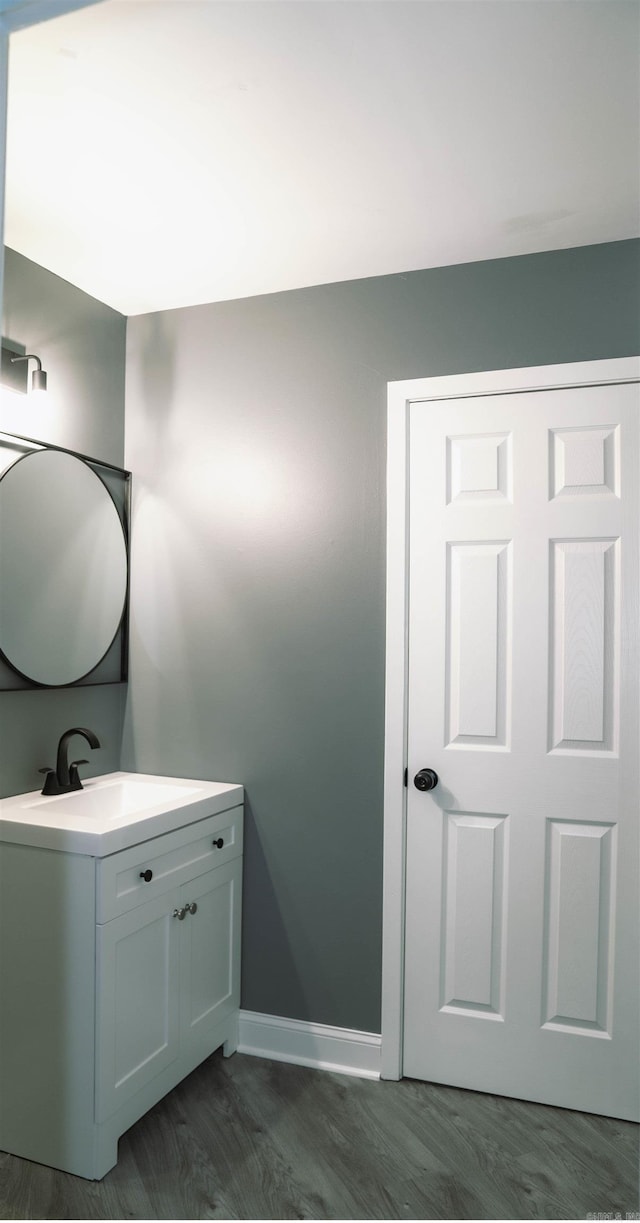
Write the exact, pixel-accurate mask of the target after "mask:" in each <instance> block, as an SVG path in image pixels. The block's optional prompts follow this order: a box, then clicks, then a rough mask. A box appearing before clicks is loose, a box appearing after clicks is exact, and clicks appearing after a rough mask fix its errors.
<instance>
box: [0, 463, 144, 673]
mask: <svg viewBox="0 0 640 1223" xmlns="http://www.w3.org/2000/svg"><path fill="white" fill-rule="evenodd" d="M126 593H127V547H126V542H125V537H124V531H123V527H122V522H121V520H120V515H119V514H118V511H117V509H116V507H115V504H114V502H113V499H112V497H111V494H110V493H109V491H108V490H107V488H106V487H105V485H104V484H103V483H102V480H101V479H100V478H99V477H98V476H97V475H96V474H95V472H94V471H93V470H92V468H91V467H89V466H88V465H87V464H86V463H83V462H82V461H81V460H80V459H77V458H74V457H73V455H70V454H65V453H63V452H60V451H57V450H38V451H34V452H32V453H30V454H27V455H25V456H24V457H23V458H20V459H18V460H17V461H16V462H15V463H14V464H13V465H12V466H11V467H9V468H7V470H6V471H4V472H3V473H2V475H1V476H0V651H1V652H2V654H3V655H4V657H5V659H6V661H7V662H8V663H9V664H10V665H11V666H12V667H13V668H14V669H15V670H16V671H18V672H19V673H20V674H21V675H23V676H25V677H26V678H27V679H30V680H33V681H34V682H35V683H38V684H44V685H46V686H48V687H60V686H63V685H65V684H71V683H74V682H75V681H76V680H79V679H82V678H83V677H84V676H85V675H87V674H88V673H89V672H90V671H92V670H93V668H94V667H95V666H96V665H97V664H98V663H99V662H100V660H101V659H102V658H103V657H104V655H105V654H106V652H107V650H108V649H109V646H110V645H111V643H112V642H113V640H114V638H115V635H116V633H117V631H118V628H119V626H120V621H121V619H122V614H123V611H124V606H125V599H126Z"/></svg>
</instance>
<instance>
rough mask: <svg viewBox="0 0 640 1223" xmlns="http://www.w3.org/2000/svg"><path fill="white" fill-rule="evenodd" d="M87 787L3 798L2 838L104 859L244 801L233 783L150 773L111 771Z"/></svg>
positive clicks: (0, 812)
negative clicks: (48, 793) (51, 793)
mask: <svg viewBox="0 0 640 1223" xmlns="http://www.w3.org/2000/svg"><path fill="white" fill-rule="evenodd" d="M83 787H84V788H83V789H82V790H74V791H72V792H71V793H70V794H55V795H51V796H48V795H43V794H40V793H39V792H38V791H35V792H32V793H30V794H18V795H16V796H15V797H14V798H3V799H0V840H3V841H12V842H17V843H19V844H23V845H39V846H42V847H43V848H45V849H64V850H66V851H67V852H71V853H79V854H91V855H92V856H94V857H99V858H100V857H103V856H104V855H106V854H112V853H117V852H118V850H120V849H125V848H126V847H127V846H129V845H137V844H139V843H140V842H141V841H147V840H149V838H150V837H155V836H161V835H162V834H163V833H165V832H173V830H174V829H176V828H182V827H184V825H185V824H192V823H195V821H196V820H202V819H206V818H207V816H209V815H216V814H217V813H218V812H220V811H226V810H227V809H228V808H230V807H237V806H239V805H240V804H241V803H242V801H243V788H242V786H238V785H234V784H232V783H229V782H221V781H198V780H195V779H193V778H186V777H156V776H154V775H153V774H148V773H107V774H106V775H105V776H104V777H94V778H91V779H90V780H88V781H85V782H83Z"/></svg>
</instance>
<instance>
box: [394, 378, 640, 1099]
mask: <svg viewBox="0 0 640 1223" xmlns="http://www.w3.org/2000/svg"><path fill="white" fill-rule="evenodd" d="M408 415H409V452H410V458H409V492H410V497H409V504H410V510H409V557H410V561H409V585H408V606H409V622H408V657H409V666H408V714H407V725H408V731H407V740H408V741H407V759H408V775H409V776H408V780H409V784H408V789H407V791H406V935H405V938H406V941H405V964H404V969H405V972H404V1025H403V1028H404V1031H403V1035H404V1050H403V1058H402V1070H403V1073H404V1074H406V1075H409V1076H414V1077H418V1078H423V1079H427V1080H433V1081H438V1082H445V1083H450V1084H454V1085H458V1086H463V1087H468V1088H474V1089H476V1090H482V1091H491V1092H497V1093H500V1094H504V1095H510V1096H519V1097H522V1098H526V1099H531V1100H539V1101H543V1102H546V1103H551V1104H557V1105H562V1106H565V1107H569V1108H579V1109H584V1110H587V1111H594V1112H601V1113H605V1114H611V1115H616V1116H620V1117H634V1116H636V1117H637V1115H638V1113H637V1110H638V1074H637V1044H638V939H637V933H638V900H637V897H638V836H637V833H638V619H637V617H638V496H637V494H638V388H637V385H635V384H625V385H609V386H590V387H589V386H587V387H584V386H583V387H580V388H564V389H555V390H544V391H534V392H528V393H519V394H499V395H495V396H486V395H482V396H479V397H477V398H460V399H443V400H441V401H439V402H437V401H436V402H434V401H428V400H420V399H416V400H415V401H414V402H412V403H411V404H410V407H409V410H408ZM423 767H429V768H432V769H435V770H436V772H437V774H438V775H439V784H438V785H437V787H436V788H435V789H434V790H433V791H431V792H430V793H424V792H421V791H419V790H418V789H416V788H415V786H414V785H413V777H414V775H415V774H416V773H417V771H418V770H419V769H420V768H423Z"/></svg>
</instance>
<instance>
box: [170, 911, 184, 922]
mask: <svg viewBox="0 0 640 1223" xmlns="http://www.w3.org/2000/svg"><path fill="white" fill-rule="evenodd" d="M186 915H187V910H186V909H174V910H173V916H174V917H177V919H178V921H184V919H185V917H186Z"/></svg>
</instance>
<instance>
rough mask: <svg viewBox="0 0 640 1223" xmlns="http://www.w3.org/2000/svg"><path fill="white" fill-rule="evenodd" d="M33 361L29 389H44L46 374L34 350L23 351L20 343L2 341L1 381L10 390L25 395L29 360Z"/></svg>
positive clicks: (45, 387) (45, 386)
mask: <svg viewBox="0 0 640 1223" xmlns="http://www.w3.org/2000/svg"><path fill="white" fill-rule="evenodd" d="M30 361H35V362H36V368H35V369H34V370H33V372H32V374H31V390H32V391H46V389H47V374H46V370H43V368H42V361H41V360H40V357H37V356H36V354H35V353H34V352H25V350H24V347H23V346H22V345H20V346H19V345H17V344H12V343H11V342H10V341H6V340H3V341H2V370H1V381H2V383H3V385H4V386H6V387H9V388H10V390H12V391H18V392H20V393H21V394H22V395H26V393H27V389H28V381H29V375H28V371H29V362H30Z"/></svg>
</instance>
